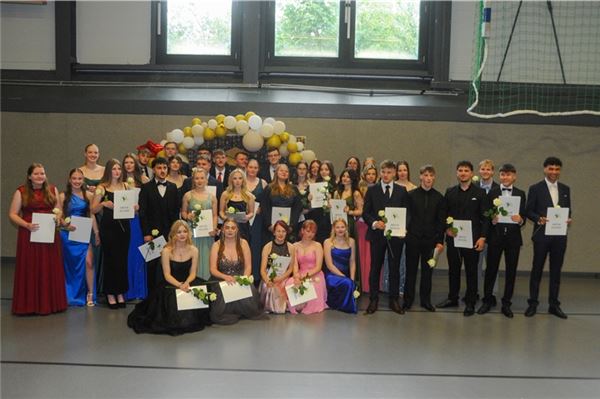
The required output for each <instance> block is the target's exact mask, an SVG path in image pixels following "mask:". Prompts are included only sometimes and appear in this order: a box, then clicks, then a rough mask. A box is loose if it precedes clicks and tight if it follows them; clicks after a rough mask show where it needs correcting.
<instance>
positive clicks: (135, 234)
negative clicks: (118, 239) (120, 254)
mask: <svg viewBox="0 0 600 399" xmlns="http://www.w3.org/2000/svg"><path fill="white" fill-rule="evenodd" d="M129 228H130V231H131V233H130V239H129V249H128V252H127V275H128V281H129V290H128V291H127V293H126V294H125V299H126V300H130V299H144V298H146V296H147V295H148V286H147V282H146V261H145V260H144V257H143V256H142V254H141V252H140V250H139V249H138V247H139V246H140V245H142V244H144V235H143V233H142V225H141V224H140V217H139V215H138V214H137V213H136V214H135V216H134V217H133V219H130V220H129Z"/></svg>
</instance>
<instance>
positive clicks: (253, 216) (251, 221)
mask: <svg viewBox="0 0 600 399" xmlns="http://www.w3.org/2000/svg"><path fill="white" fill-rule="evenodd" d="M259 209H260V202H255V203H254V215H252V219H250V220H249V221H248V223H250V226H252V225H253V224H254V219H256V212H258V210H259Z"/></svg>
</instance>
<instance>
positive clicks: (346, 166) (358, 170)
mask: <svg viewBox="0 0 600 399" xmlns="http://www.w3.org/2000/svg"><path fill="white" fill-rule="evenodd" d="M352 159H354V160H355V161H356V163H357V164H358V167H357V169H356V172H357V173H360V171H361V169H360V159H358V157H355V156H351V157H350V158H348V159H346V163H345V164H344V169H352V168H350V167H349V166H348V164H349V163H350V160H352Z"/></svg>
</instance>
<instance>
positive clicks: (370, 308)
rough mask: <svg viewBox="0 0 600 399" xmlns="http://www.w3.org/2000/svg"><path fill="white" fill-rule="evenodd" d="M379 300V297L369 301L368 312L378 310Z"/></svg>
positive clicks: (371, 312)
mask: <svg viewBox="0 0 600 399" xmlns="http://www.w3.org/2000/svg"><path fill="white" fill-rule="evenodd" d="M378 302H379V300H378V299H371V300H370V301H369V306H367V314H373V313H375V312H377V304H378Z"/></svg>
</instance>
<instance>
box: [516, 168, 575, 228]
mask: <svg viewBox="0 0 600 399" xmlns="http://www.w3.org/2000/svg"><path fill="white" fill-rule="evenodd" d="M558 205H559V206H560V207H561V208H569V216H571V212H572V210H571V189H570V188H569V186H567V185H565V184H562V183H560V182H558ZM552 207H554V203H553V202H552V197H551V196H550V190H548V185H547V184H546V180H545V179H544V180H542V181H541V182H539V183H536V184H534V185H532V186H531V187H529V193H527V206H526V214H527V218H528V219H529V220H531V221H532V222H533V223H534V224H537V222H538V220H539V219H540V217H542V216H543V217H546V213H547V211H548V208H552ZM533 232H534V234H533V235H532V239H536V238H537V237H545V234H544V228H543V227H542V228H539V229H538V228H534V229H533Z"/></svg>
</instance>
